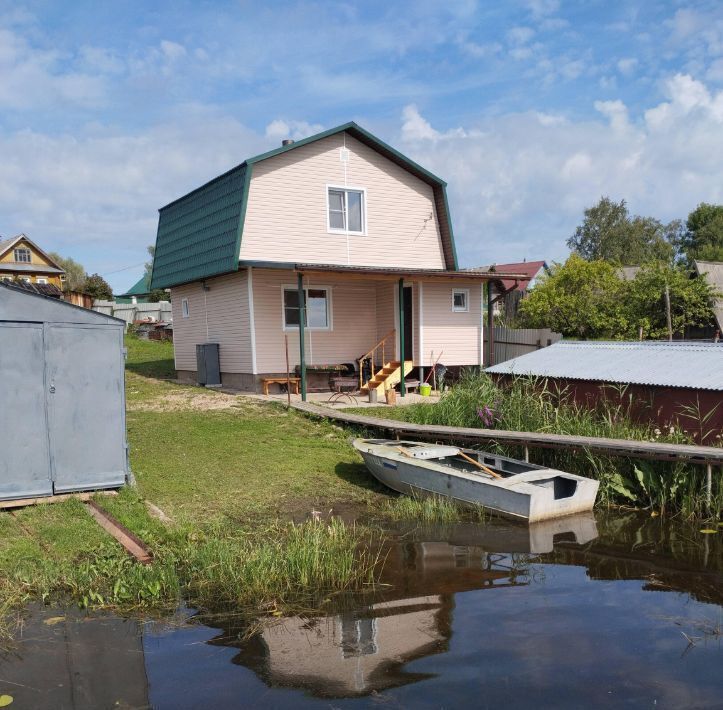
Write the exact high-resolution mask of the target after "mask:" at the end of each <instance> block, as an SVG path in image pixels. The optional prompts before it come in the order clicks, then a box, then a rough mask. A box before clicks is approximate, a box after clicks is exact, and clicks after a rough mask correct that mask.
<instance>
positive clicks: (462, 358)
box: [254, 264, 528, 401]
mask: <svg viewBox="0 0 723 710" xmlns="http://www.w3.org/2000/svg"><path fill="white" fill-rule="evenodd" d="M287 268H288V267H287ZM287 274H288V271H287ZM259 276H261V271H259V274H258V276H254V279H255V280H256V279H258V277H259ZM527 278H528V277H526V276H525V275H524V274H506V273H505V274H501V273H495V272H491V271H488V272H475V271H445V270H422V269H419V270H417V269H392V268H378V267H373V268H372V267H351V266H349V267H344V266H336V265H334V266H332V265H322V264H295V265H293V279H294V282H295V283H294V284H293V285H292V284H289V283H288V281H290V279H288V277H287V284H286V285H283V286H282V289H283V295H282V311H283V312H282V321H283V322H282V326H283V330H284V335H285V345H286V346H287V347H288V348H289V349H290V350H293V351H295V352H294V353H293V356H292V355H291V354H290V356H289V361H290V364H291V365H290V366H291V367H293V369H294V370H295V373H296V375H297V376H298V380H299V382H298V384H299V396H300V398H301V400H303V401H306V400H307V398H308V395H309V394H310V389H311V388H310V386H309V385H310V376H313V373H315V372H316V371H318V370H319V369H320V368H321V369H322V370H323V368H325V367H327V368H332V367H334V366H336V365H344V364H345V365H346V372H345V373H343V374H342V373H340V376H342V377H344V378H345V379H346V382H345V383H344V385H345V389H348V390H352V389H353V390H355V391H357V392H359V393H360V394H362V395H367V394H368V393H369V391H370V390H376V391H377V392H378V394H381V395H382V396H381V397H379V400H380V401H383V395H384V390H385V389H388V388H392V387H398V388H399V394H400V395H401V396H402V397H404V396H405V395H406V394H407V384H408V382H409V381H410V378H412V379H414V380H415V381H417V382H418V381H424V379H425V377H426V376H427V375H428V373H429V369H430V368H431V367H433V366H434V365H435V363H437V362H440V363H442V364H444V365H446V366H448V367H459V366H478V367H482V366H484V364H485V331H486V330H488V328H489V326H490V325H491V320H492V317H493V308H492V305H493V303H494V300H495V299H496V298H499V297H500V295H497V296H494V294H493V290H492V289H489V288H486V287H485V285H486V284H487V283H489V282H490V281H493V282H495V283H496V284H499V282H500V281H501V280H502V279H505V280H510V281H513V282H514V283H515V284H516V283H518V282H519V281H523V280H525V279H527ZM267 280H268V279H267ZM274 280H275V281H277V282H278V277H277V278H276V279H274ZM292 291H293V292H292ZM497 293H498V294H499V289H497ZM486 321H489V322H487V323H486ZM489 332H492V331H489ZM488 346H489V345H488ZM352 369H353V370H354V372H353V373H352V372H351V370H352ZM352 378H353V380H352Z"/></svg>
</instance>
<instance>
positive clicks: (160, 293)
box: [145, 245, 168, 303]
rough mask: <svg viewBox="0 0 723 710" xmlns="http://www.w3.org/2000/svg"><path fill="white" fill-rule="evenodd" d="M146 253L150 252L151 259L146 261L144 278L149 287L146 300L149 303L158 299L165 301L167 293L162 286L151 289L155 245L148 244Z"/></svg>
mask: <svg viewBox="0 0 723 710" xmlns="http://www.w3.org/2000/svg"><path fill="white" fill-rule="evenodd" d="M148 253H149V254H150V257H151V260H150V261H147V262H146V270H145V280H146V283H147V284H148V288H149V289H150V290H149V292H148V300H149V301H150V302H151V303H158V302H159V301H167V300H168V294H167V293H166V292H165V291H164V290H163V289H162V288H154V289H151V276H153V260H154V259H155V258H156V247H155V246H152V245H151V246H149V247H148Z"/></svg>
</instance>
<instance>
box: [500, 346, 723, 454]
mask: <svg viewBox="0 0 723 710" xmlns="http://www.w3.org/2000/svg"><path fill="white" fill-rule="evenodd" d="M487 372H488V373H490V374H491V375H492V376H494V377H497V378H502V379H503V380H509V379H511V378H513V377H519V376H531V377H536V378H540V381H541V382H544V384H546V386H547V388H548V389H549V390H552V391H553V392H562V391H565V392H567V393H569V394H570V396H572V397H573V398H574V399H575V400H576V401H577V402H579V403H581V404H585V405H588V406H590V407H596V406H598V405H599V404H600V402H601V400H603V399H608V400H610V401H613V402H614V403H616V404H617V403H619V404H622V405H623V406H624V407H625V408H627V407H630V409H631V413H632V414H633V416H635V417H636V418H637V419H639V420H640V421H643V422H655V423H657V424H658V425H659V426H661V427H662V426H671V425H672V426H676V427H678V426H680V427H681V428H682V429H686V430H687V431H688V432H689V433H691V435H694V436H696V438H697V441H698V443H703V442H706V441H707V442H716V441H719V439H717V438H716V437H717V436H720V435H721V434H722V433H723V407H721V406H720V404H721V399H722V398H723V343H700V342H682V341H677V342H657V341H656V342H651V341H645V342H594V341H590V342H577V341H562V342H559V343H555V344H554V345H551V346H550V347H548V348H542V349H541V350H537V351H536V352H532V353H528V354H527V355H522V356H520V357H517V358H514V359H512V360H508V361H507V362H503V363H501V364H499V365H495V366H494V367H490V368H488V369H487ZM701 418H703V420H702V421H701ZM701 429H702V431H701Z"/></svg>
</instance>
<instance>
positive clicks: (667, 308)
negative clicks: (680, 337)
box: [665, 281, 673, 340]
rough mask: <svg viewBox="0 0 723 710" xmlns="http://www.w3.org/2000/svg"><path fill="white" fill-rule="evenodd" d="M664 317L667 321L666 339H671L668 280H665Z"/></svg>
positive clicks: (671, 321)
mask: <svg viewBox="0 0 723 710" xmlns="http://www.w3.org/2000/svg"><path fill="white" fill-rule="evenodd" d="M665 319H666V321H667V323H668V340H672V339H673V319H672V317H671V315H670V288H668V282H667V281H666V282H665Z"/></svg>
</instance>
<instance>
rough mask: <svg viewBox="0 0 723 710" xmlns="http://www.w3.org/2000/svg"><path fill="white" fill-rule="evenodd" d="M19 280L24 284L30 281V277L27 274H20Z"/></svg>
mask: <svg viewBox="0 0 723 710" xmlns="http://www.w3.org/2000/svg"><path fill="white" fill-rule="evenodd" d="M20 280H21V281H23V282H24V283H26V284H29V283H32V279H31V278H30V277H29V276H21V277H20Z"/></svg>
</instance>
